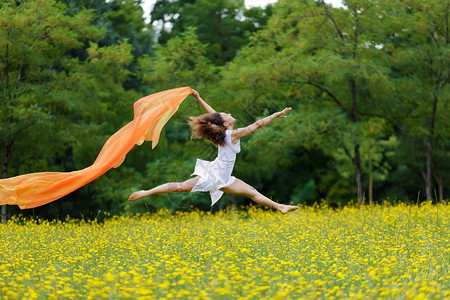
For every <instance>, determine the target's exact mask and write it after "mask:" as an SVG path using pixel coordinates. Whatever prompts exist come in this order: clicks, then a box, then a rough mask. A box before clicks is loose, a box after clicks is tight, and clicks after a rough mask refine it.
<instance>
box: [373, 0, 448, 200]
mask: <svg viewBox="0 0 450 300" xmlns="http://www.w3.org/2000/svg"><path fill="white" fill-rule="evenodd" d="M381 3H382V5H383V8H384V9H383V10H382V11H381V12H380V19H383V21H384V22H383V25H384V26H381V27H380V29H381V30H380V31H381V34H380V35H381V36H383V37H384V38H383V40H382V43H383V48H384V51H385V52H386V53H388V54H389V58H390V64H391V70H392V75H391V76H392V81H393V82H394V86H395V87H396V89H395V96H394V98H393V99H394V101H393V103H391V104H390V105H389V109H385V110H382V112H381V114H382V115H383V116H385V117H386V118H387V119H388V120H389V121H390V122H391V124H392V125H393V126H394V127H395V128H396V129H397V131H398V133H399V134H400V135H401V136H402V137H403V140H404V141H405V142H407V143H408V144H409V145H410V147H411V149H412V154H413V157H414V159H415V161H416V164H417V167H418V169H419V171H420V174H421V175H422V178H423V180H424V183H425V190H426V199H427V200H431V199H433V198H434V195H433V173H434V174H435V179H436V181H437V183H438V185H439V191H440V194H441V196H440V197H439V198H440V199H442V198H443V195H442V193H443V178H444V177H445V175H443V174H445V173H446V171H445V170H444V169H441V166H442V165H441V162H440V161H442V163H444V161H445V155H444V154H443V153H445V150H446V149H448V139H449V135H448V131H443V130H442V129H441V128H448V115H449V113H450V111H449V106H448V101H449V96H448V95H449V77H450V44H449V41H450V36H449V7H450V4H449V3H448V2H446V1H427V2H426V3H425V2H421V1H415V0H410V1H401V2H400V1H399V2H398V5H393V3H392V1H381ZM386 108H387V107H386ZM438 132H439V133H438ZM436 151H437V153H438V156H439V159H437V157H436V158H434V155H435V153H436ZM433 161H434V163H433ZM433 165H434V166H435V168H436V170H435V171H433ZM447 170H448V169H447Z"/></svg>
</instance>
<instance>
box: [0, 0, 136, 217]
mask: <svg viewBox="0 0 450 300" xmlns="http://www.w3.org/2000/svg"><path fill="white" fill-rule="evenodd" d="M92 18H93V15H92V14H91V13H90V12H88V11H86V10H82V11H80V12H79V13H77V14H76V15H74V16H69V15H67V14H65V13H64V5H62V4H58V3H55V2H54V1H52V0H44V1H24V2H23V3H20V2H17V1H16V2H7V3H3V4H2V6H1V7H0V25H1V29H0V74H1V77H0V85H1V90H2V94H1V100H2V101H1V102H2V108H1V115H0V136H1V150H0V153H1V154H2V155H3V159H2V175H3V177H8V176H14V175H19V174H21V173H28V172H32V171H44V170H45V171H47V170H48V169H50V168H51V169H52V170H55V171H71V170H73V168H74V167H76V166H77V165H76V164H77V162H75V165H74V163H71V162H70V161H71V157H72V158H73V157H75V154H76V153H77V152H78V151H79V148H80V147H77V146H79V145H80V144H79V143H80V140H81V139H83V136H84V137H85V138H86V140H85V141H90V142H88V143H87V144H85V145H88V144H92V143H95V142H98V141H95V140H94V139H92V137H91V136H89V137H88V135H89V134H92V133H93V132H96V133H98V132H99V129H100V127H99V126H98V125H97V124H99V123H101V121H102V118H104V117H103V110H102V106H104V105H105V104H102V103H101V100H103V99H102V98H101V96H102V95H103V97H106V96H107V93H105V91H109V92H115V94H116V96H119V95H120V93H119V92H120V89H123V88H122V87H121V85H122V84H123V81H124V78H127V76H128V73H127V71H126V70H124V69H123V68H124V67H125V66H127V65H128V64H129V63H130V61H131V60H132V58H133V57H132V55H131V54H130V51H131V47H130V46H129V45H128V44H125V43H122V44H121V45H118V46H111V47H104V48H98V46H97V45H96V44H95V43H93V42H92V41H95V40H98V39H100V38H101V37H102V34H103V33H102V31H101V30H99V29H98V28H96V27H95V26H92V25H89V23H90V22H91V20H92ZM89 42H90V46H89V48H88V49H87V55H86V57H87V58H86V60H84V61H80V60H79V59H78V58H74V57H72V56H71V55H69V53H70V51H73V50H76V49H79V48H80V47H82V46H83V45H84V44H85V43H89ZM111 73H113V74H111ZM114 90H115V91H114ZM122 96H123V93H122ZM116 106H117V104H116ZM92 120H97V121H99V123H97V124H95V123H92V124H89V121H92ZM103 120H104V119H103ZM30 145H33V147H30ZM97 145H98V144H97ZM97 153H98V151H97ZM72 155H74V156H72ZM91 159H92V157H91ZM90 163H92V160H91V161H89V164H90ZM85 166H86V165H84V166H83V167H85ZM2 220H3V222H5V221H6V207H5V206H4V207H3V208H2Z"/></svg>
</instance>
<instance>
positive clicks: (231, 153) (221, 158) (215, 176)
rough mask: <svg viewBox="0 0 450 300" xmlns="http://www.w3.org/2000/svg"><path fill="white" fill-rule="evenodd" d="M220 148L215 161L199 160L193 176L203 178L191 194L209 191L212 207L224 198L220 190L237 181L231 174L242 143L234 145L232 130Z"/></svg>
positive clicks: (228, 131) (226, 135)
mask: <svg viewBox="0 0 450 300" xmlns="http://www.w3.org/2000/svg"><path fill="white" fill-rule="evenodd" d="M218 148H219V150H218V151H219V153H218V155H217V158H216V159H215V160H213V161H206V160H202V159H197V163H196V165H195V170H194V173H193V174H192V175H193V176H194V175H198V176H200V177H201V178H200V180H199V181H198V182H197V184H196V185H195V186H194V188H193V189H192V191H191V192H208V191H209V192H210V195H211V202H212V204H211V206H212V205H214V203H216V202H217V201H219V199H220V197H222V195H223V192H222V191H220V189H221V188H226V187H229V186H230V185H232V184H233V182H234V181H235V180H236V177H234V176H231V172H233V167H234V163H235V161H236V154H237V153H239V152H240V151H241V141H240V140H238V142H237V143H236V144H233V142H232V141H231V130H227V131H226V132H225V144H224V145H223V146H220V145H219V147H218Z"/></svg>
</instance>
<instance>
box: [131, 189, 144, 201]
mask: <svg viewBox="0 0 450 300" xmlns="http://www.w3.org/2000/svg"><path fill="white" fill-rule="evenodd" d="M147 196H148V194H147V191H138V192H134V193H133V194H131V195H130V197H129V198H128V200H129V201H134V200H137V199H141V198H144V197H147Z"/></svg>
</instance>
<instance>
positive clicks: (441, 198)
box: [434, 171, 444, 203]
mask: <svg viewBox="0 0 450 300" xmlns="http://www.w3.org/2000/svg"><path fill="white" fill-rule="evenodd" d="M434 179H435V180H436V183H437V186H438V193H439V194H438V197H439V202H440V203H444V179H443V178H442V176H440V174H439V173H438V172H436V171H435V172H434Z"/></svg>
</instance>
